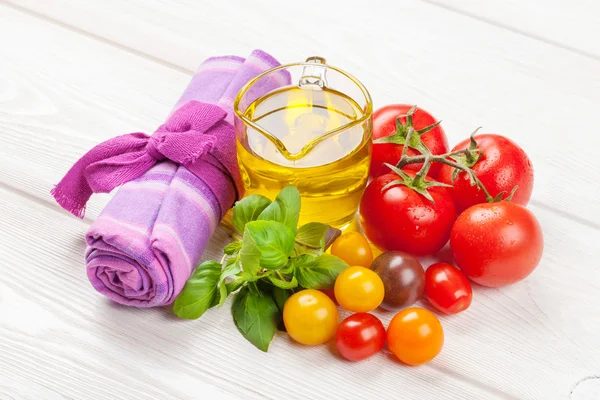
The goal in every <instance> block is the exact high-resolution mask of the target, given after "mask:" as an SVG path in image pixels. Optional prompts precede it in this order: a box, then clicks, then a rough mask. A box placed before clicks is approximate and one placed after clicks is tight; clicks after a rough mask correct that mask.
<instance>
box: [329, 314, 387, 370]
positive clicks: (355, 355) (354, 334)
mask: <svg viewBox="0 0 600 400" xmlns="http://www.w3.org/2000/svg"><path fill="white" fill-rule="evenodd" d="M384 343H385V328H384V327H383V324H382V323H381V321H380V320H379V318H377V317H375V316H374V315H371V314H367V313H357V314H353V315H351V316H349V317H348V318H346V319H345V320H343V321H342V323H341V324H340V325H339V326H338V328H337V332H336V334H335V345H336V347H337V349H338V351H339V352H340V354H341V355H342V356H343V357H344V358H346V359H347V360H350V361H359V360H364V359H365V358H369V357H371V356H372V355H373V354H375V353H377V352H378V351H379V350H381V348H382V347H383V344H384Z"/></svg>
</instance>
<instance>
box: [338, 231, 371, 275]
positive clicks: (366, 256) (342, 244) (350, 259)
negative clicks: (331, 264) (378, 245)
mask: <svg viewBox="0 0 600 400" xmlns="http://www.w3.org/2000/svg"><path fill="white" fill-rule="evenodd" d="M331 254H333V255H334V256H337V257H339V258H341V259H342V260H344V261H346V262H347V263H348V265H360V266H361V267H365V268H369V267H370V266H371V263H372V262H373V251H372V250H371V245H370V244H369V242H368V241H367V239H366V238H365V237H364V236H363V235H362V234H360V233H359V232H347V233H344V234H343V235H342V236H340V237H339V238H337V240H336V241H335V242H333V245H332V246H331Z"/></svg>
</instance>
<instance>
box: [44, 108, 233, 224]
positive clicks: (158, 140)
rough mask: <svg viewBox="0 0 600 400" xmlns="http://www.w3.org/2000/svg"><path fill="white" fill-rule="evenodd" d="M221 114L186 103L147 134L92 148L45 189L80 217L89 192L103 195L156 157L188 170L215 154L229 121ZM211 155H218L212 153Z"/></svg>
mask: <svg viewBox="0 0 600 400" xmlns="http://www.w3.org/2000/svg"><path fill="white" fill-rule="evenodd" d="M226 115H227V113H226V112H225V111H224V110H223V109H222V108H221V107H219V106H217V105H215V104H209V103H202V102H199V101H195V100H192V101H189V102H187V103H186V104H184V105H183V106H182V107H180V108H179V109H177V110H176V111H175V112H174V113H173V115H171V117H170V118H169V119H168V120H167V122H166V123H165V124H163V125H161V126H160V127H159V128H158V129H157V130H156V132H155V133H154V134H153V135H152V136H148V135H146V134H144V133H141V132H137V133H130V134H128V135H122V136H118V137H115V138H113V139H109V140H107V141H106V142H103V143H100V144H99V145H97V146H95V147H94V148H92V149H91V150H90V151H89V152H88V153H87V154H85V155H84V156H83V157H81V159H80V160H79V161H77V162H76V163H75V165H73V167H72V168H71V169H70V170H69V172H68V173H67V174H66V175H65V177H64V178H63V179H62V180H61V181H60V182H59V183H58V184H57V185H56V187H55V188H54V189H53V190H52V192H51V193H52V195H53V196H54V198H55V199H56V201H57V202H58V203H59V204H60V205H61V207H63V208H64V209H66V210H68V211H69V212H71V213H72V214H74V215H75V216H77V217H79V218H83V216H84V213H85V206H86V204H87V201H88V200H89V198H90V197H91V195H92V194H93V193H109V192H111V191H112V190H113V189H115V188H116V187H118V186H120V185H122V184H124V183H126V182H129V181H131V180H133V179H136V178H138V177H140V176H141V175H142V174H144V173H145V172H146V171H148V170H149V169H150V168H151V167H152V166H153V165H155V164H156V163H157V162H159V161H162V160H165V159H169V160H171V161H174V162H176V163H178V164H181V165H184V166H192V168H191V169H192V170H194V168H193V164H194V163H195V162H196V161H197V160H199V159H200V158H202V157H203V156H204V155H206V154H210V153H218V152H219V150H218V148H217V144H218V143H221V142H228V141H224V140H219V139H220V138H223V139H224V138H225V136H230V135H231V132H232V131H233V127H232V126H231V124H229V123H227V122H225V121H224V119H225V116H226ZM228 139H233V138H228ZM229 141H230V140H229ZM213 155H214V156H215V157H216V158H218V154H216V155H215V154H213Z"/></svg>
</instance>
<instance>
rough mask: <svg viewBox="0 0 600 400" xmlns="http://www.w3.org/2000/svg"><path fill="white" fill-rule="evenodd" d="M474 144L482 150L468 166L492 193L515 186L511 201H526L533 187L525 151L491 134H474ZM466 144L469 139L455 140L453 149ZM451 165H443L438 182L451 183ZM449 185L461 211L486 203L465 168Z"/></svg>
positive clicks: (529, 162)
mask: <svg viewBox="0 0 600 400" xmlns="http://www.w3.org/2000/svg"><path fill="white" fill-rule="evenodd" d="M475 140H476V141H477V147H478V148H479V149H480V150H481V156H480V158H479V160H477V162H476V163H475V165H473V166H472V167H471V169H472V170H473V172H475V174H476V175H477V177H478V178H479V180H480V181H481V182H482V183H483V184H484V186H485V188H486V189H487V190H488V192H490V194H491V195H492V197H496V196H497V195H498V194H499V193H500V192H506V195H505V197H506V196H508V194H509V193H510V191H511V190H512V189H513V188H514V187H515V186H518V189H517V191H516V192H515V194H514V196H513V198H512V202H513V203H517V204H522V205H524V206H525V205H527V203H528V202H529V198H530V197H531V191H532V189H533V166H532V165H531V161H530V160H529V157H527V154H526V153H525V151H523V149H521V148H520V147H519V146H518V145H517V144H516V143H515V142H513V141H512V140H510V139H508V138H506V137H504V136H500V135H493V134H489V133H486V134H482V135H475ZM467 147H469V139H467V140H465V141H463V142H461V143H459V144H457V145H456V146H455V147H454V148H453V149H452V151H456V150H460V149H466V148H467ZM453 172H454V168H452V167H451V166H449V165H442V167H441V168H440V171H439V174H438V177H437V179H438V180H439V181H440V182H444V183H447V184H452V173H453ZM453 185H454V188H453V189H452V188H450V189H449V190H450V194H451V195H452V197H453V198H454V203H455V204H456V210H457V211H458V213H459V214H460V213H461V212H462V211H464V210H466V209H467V208H469V207H471V206H472V205H475V204H479V203H485V202H486V198H485V194H484V193H483V191H482V190H481V189H480V188H479V187H478V186H471V183H470V181H469V177H468V176H467V174H466V173H465V172H461V173H460V174H458V176H457V178H456V180H455V181H454V183H453Z"/></svg>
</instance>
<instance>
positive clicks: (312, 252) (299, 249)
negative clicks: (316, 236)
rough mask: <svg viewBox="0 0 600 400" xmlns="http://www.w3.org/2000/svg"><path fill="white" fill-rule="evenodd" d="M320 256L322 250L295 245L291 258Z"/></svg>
mask: <svg viewBox="0 0 600 400" xmlns="http://www.w3.org/2000/svg"><path fill="white" fill-rule="evenodd" d="M321 254H323V250H321V249H313V248H312V247H306V246H304V245H301V244H298V243H296V244H295V245H294V251H293V252H292V257H300V256H303V255H309V256H313V257H319V256H320V255H321Z"/></svg>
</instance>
